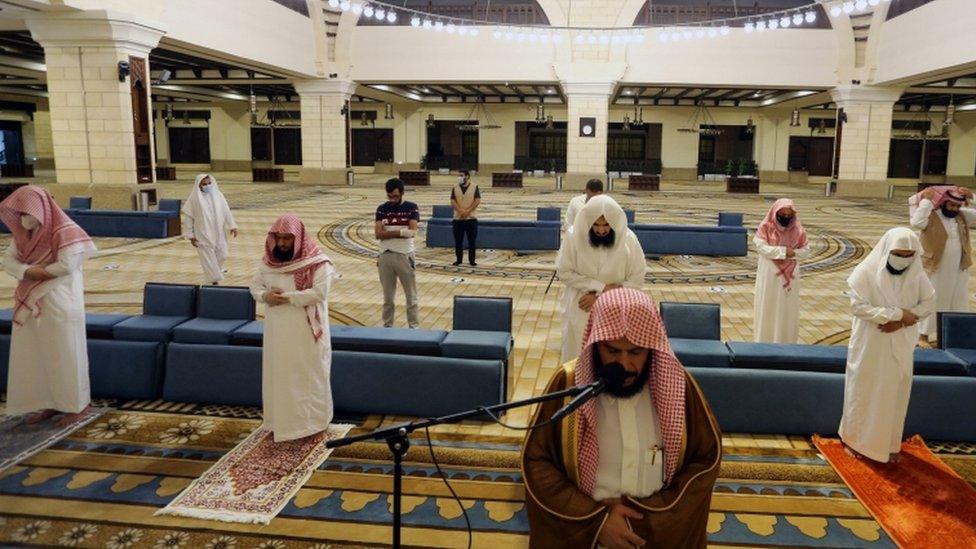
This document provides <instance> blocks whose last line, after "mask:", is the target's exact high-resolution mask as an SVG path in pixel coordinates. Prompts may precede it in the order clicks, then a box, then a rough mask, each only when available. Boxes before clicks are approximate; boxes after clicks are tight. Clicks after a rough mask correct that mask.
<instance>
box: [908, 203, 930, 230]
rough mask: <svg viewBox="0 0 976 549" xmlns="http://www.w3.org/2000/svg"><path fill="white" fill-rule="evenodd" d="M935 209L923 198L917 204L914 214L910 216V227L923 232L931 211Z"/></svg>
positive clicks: (927, 224)
mask: <svg viewBox="0 0 976 549" xmlns="http://www.w3.org/2000/svg"><path fill="white" fill-rule="evenodd" d="M934 208H935V204H933V203H932V201H931V200H929V199H928V198H923V199H922V201H921V202H919V203H918V208H915V213H913V214H912V219H911V223H912V227H914V228H916V229H918V230H920V231H921V230H924V229H925V227H928V226H929V216H930V215H932V210H933V209H934Z"/></svg>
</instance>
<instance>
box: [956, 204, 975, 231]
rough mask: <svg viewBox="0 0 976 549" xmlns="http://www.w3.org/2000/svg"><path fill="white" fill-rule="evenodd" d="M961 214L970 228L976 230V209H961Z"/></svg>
mask: <svg viewBox="0 0 976 549" xmlns="http://www.w3.org/2000/svg"><path fill="white" fill-rule="evenodd" d="M959 212H960V214H961V215H962V217H963V219H965V220H966V225H967V226H968V227H969V228H976V208H960V209H959Z"/></svg>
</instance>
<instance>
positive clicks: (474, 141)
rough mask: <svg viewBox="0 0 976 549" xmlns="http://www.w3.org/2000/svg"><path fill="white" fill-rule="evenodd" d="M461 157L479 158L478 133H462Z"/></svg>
mask: <svg viewBox="0 0 976 549" xmlns="http://www.w3.org/2000/svg"><path fill="white" fill-rule="evenodd" d="M461 156H474V157H477V156H478V132H461Z"/></svg>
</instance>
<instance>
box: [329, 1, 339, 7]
mask: <svg viewBox="0 0 976 549" xmlns="http://www.w3.org/2000/svg"><path fill="white" fill-rule="evenodd" d="M329 7H330V8H332V9H336V8H338V7H339V0H329Z"/></svg>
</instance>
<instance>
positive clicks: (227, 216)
mask: <svg viewBox="0 0 976 549" xmlns="http://www.w3.org/2000/svg"><path fill="white" fill-rule="evenodd" d="M224 224H225V225H226V226H227V227H226V229H227V230H231V229H236V228H237V221H235V220H234V214H232V213H231V212H230V204H228V203H227V199H226V198H225V199H224Z"/></svg>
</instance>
